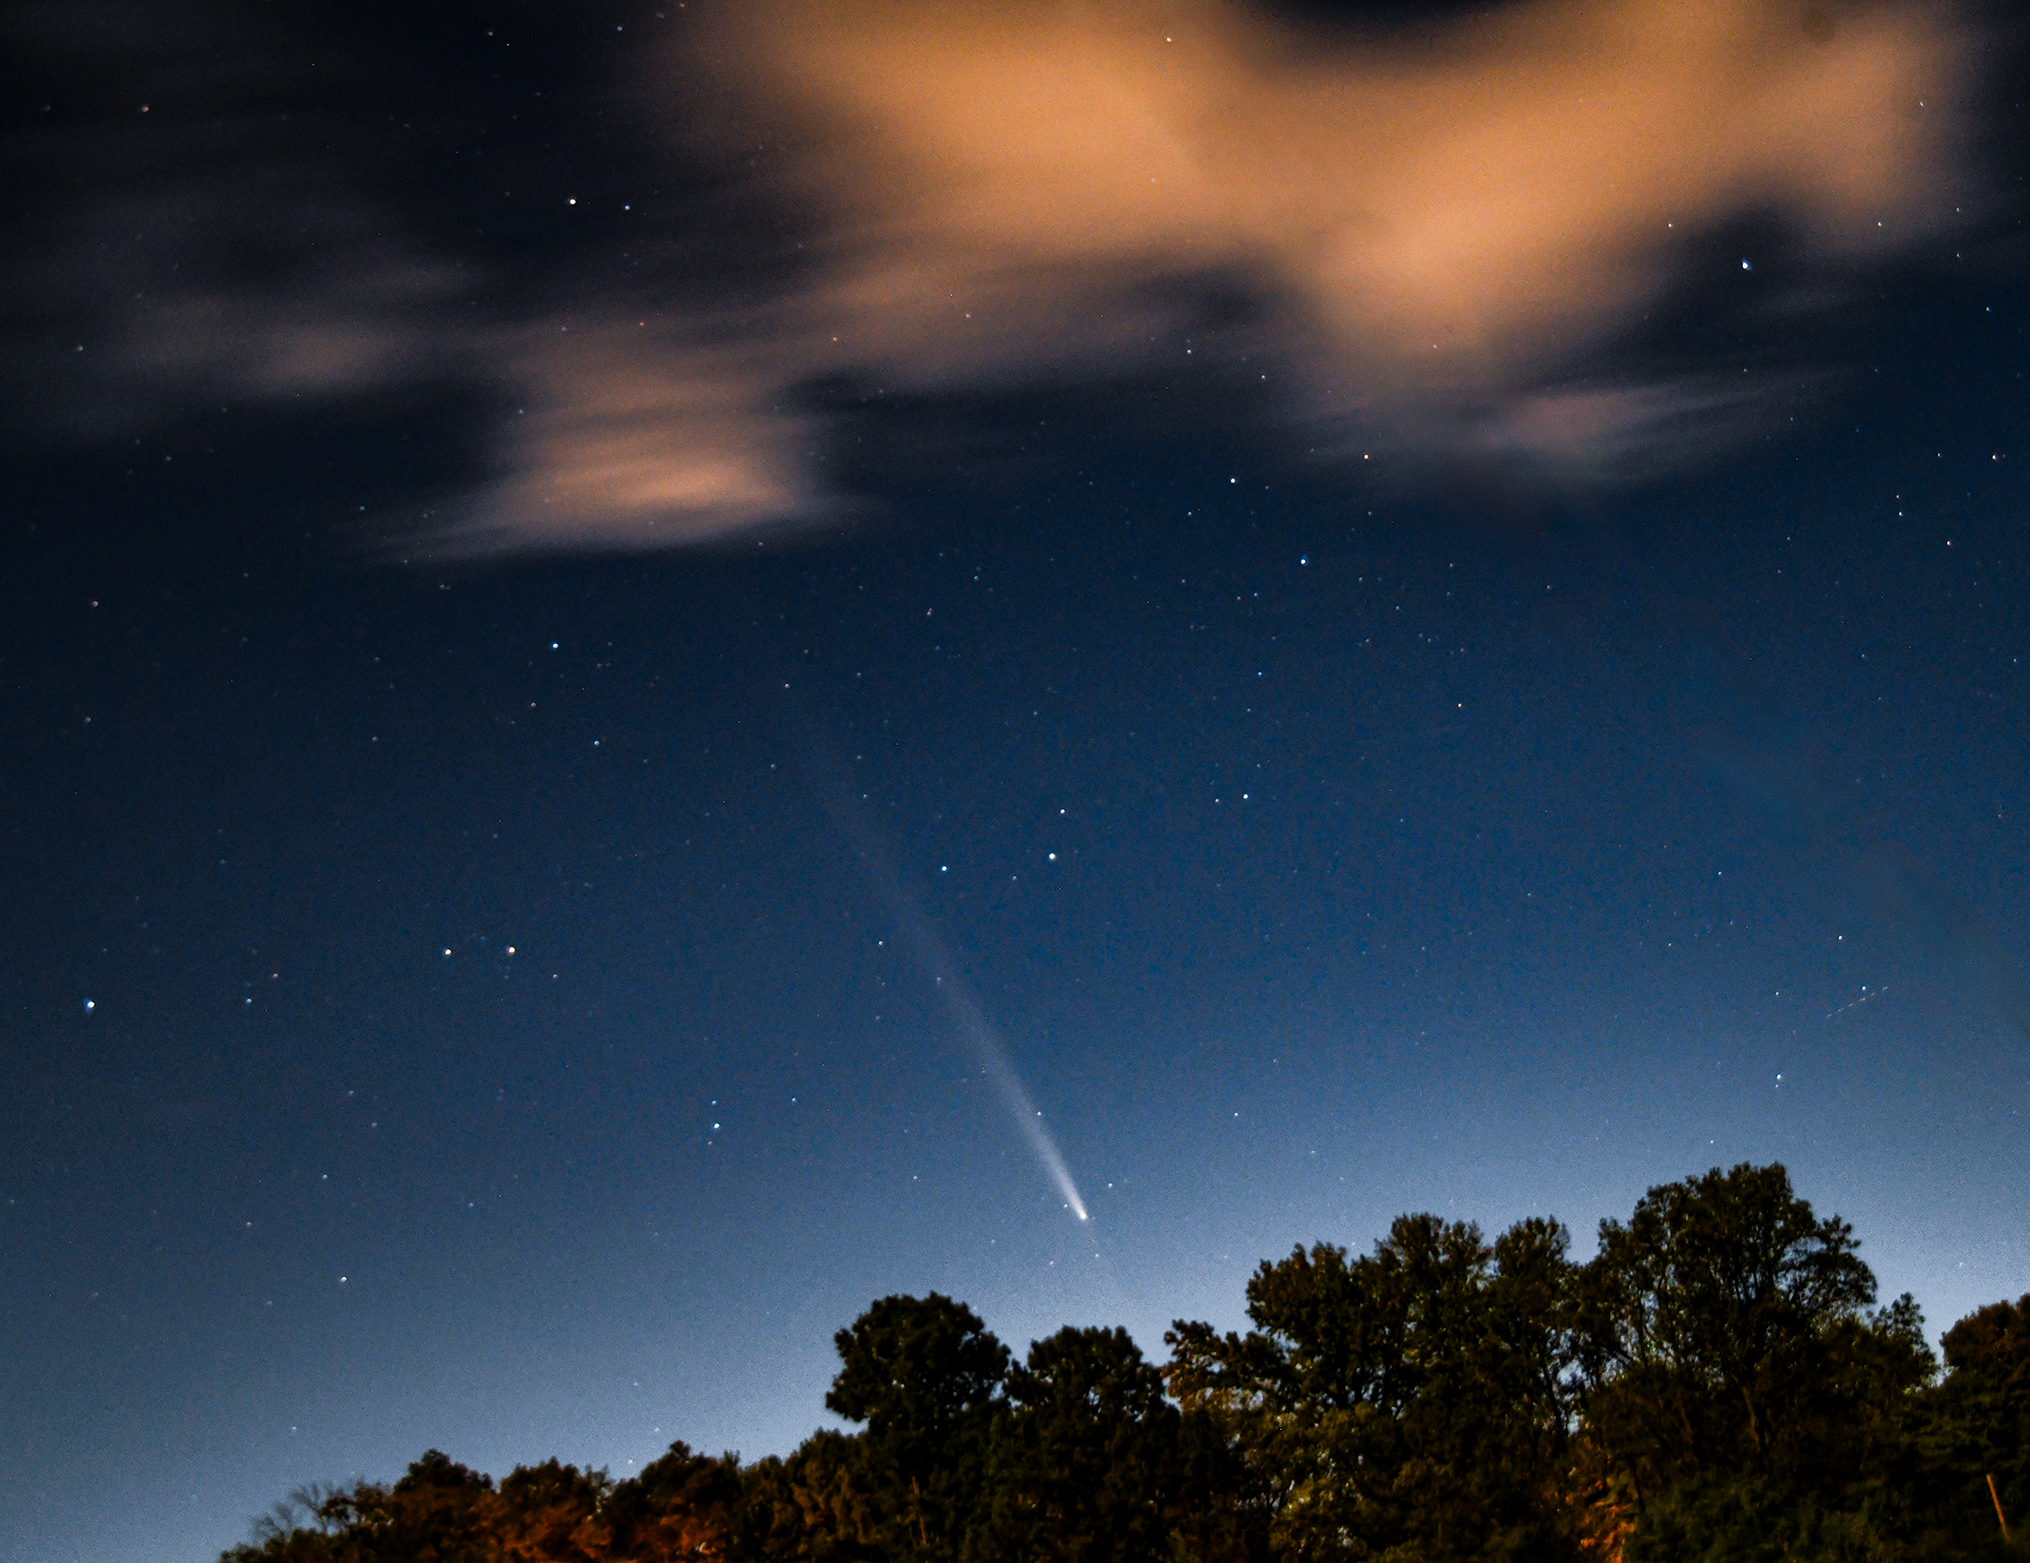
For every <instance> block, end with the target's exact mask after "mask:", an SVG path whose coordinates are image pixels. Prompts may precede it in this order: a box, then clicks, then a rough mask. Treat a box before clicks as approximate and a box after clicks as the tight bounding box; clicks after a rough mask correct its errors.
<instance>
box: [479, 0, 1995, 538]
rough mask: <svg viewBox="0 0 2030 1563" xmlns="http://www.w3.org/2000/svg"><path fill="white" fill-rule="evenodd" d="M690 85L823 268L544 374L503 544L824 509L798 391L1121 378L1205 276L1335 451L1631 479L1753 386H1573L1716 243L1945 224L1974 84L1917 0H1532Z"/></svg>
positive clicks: (1117, 22) (960, 13)
mask: <svg viewBox="0 0 2030 1563" xmlns="http://www.w3.org/2000/svg"><path fill="white" fill-rule="evenodd" d="M703 70H709V71H712V72H714V73H716V74H717V75H718V76H719V77H720V81H721V85H722V86H730V88H731V90H732V94H733V97H734V99H735V101H738V102H742V103H744V105H745V107H746V110H747V112H746V113H745V114H743V115H742V116H740V120H739V123H740V124H741V126H742V127H743V130H745V131H747V132H749V133H752V131H753V128H754V127H756V126H765V127H768V130H769V142H770V144H769V146H768V148H767V152H768V156H767V158H766V164H767V166H768V168H769V170H770V172H769V174H768V176H767V177H769V178H771V179H772V180H774V181H775V183H776V187H777V191H778V193H779V194H780V195H781V196H782V197H783V198H785V200H788V201H790V202H792V203H793V204H794V205H795V206H796V207H797V208H798V209H800V210H815V211H817V212H819V213H821V214H822V216H821V220H820V231H819V233H818V235H817V240H816V242H815V243H814V245H813V248H814V249H815V250H816V252H817V255H818V264H817V267H816V270H815V274H814V275H812V276H811V277H810V278H808V279H807V281H806V282H805V283H804V285H803V286H802V287H801V289H800V290H799V291H797V292H796V293H795V294H794V296H792V297H791V298H789V299H787V300H786V301H783V302H781V303H780V304H779V305H778V306H776V307H774V308H773V309H771V310H770V311H768V312H766V314H765V315H763V316H758V317H757V318H756V320H755V321H754V322H753V323H752V329H751V331H750V332H749V334H748V335H747V336H746V337H745V339H744V340H743V341H742V342H741V344H740V346H739V347H738V348H737V349H736V350H733V351H730V352H729V351H726V350H720V351H718V352H715V353H700V352H698V351H696V350H693V349H690V348H687V347H677V348H672V349H664V350H662V351H660V352H658V351H656V350H653V349H651V348H650V346H649V344H646V343H643V342H642V341H641V340H640V337H639V335H638V334H636V335H630V334H629V333H628V332H627V331H626V330H624V329H616V330H614V331H613V332H611V333H609V337H610V340H609V342H608V344H607V346H606V349H605V352H604V354H602V353H601V352H600V351H599V350H597V349H596V348H593V347H592V345H591V344H590V343H589V342H588V341H586V340H585V339H582V338H581V340H580V342H579V343H578V344H576V347H575V349H574V351H573V352H572V353H566V352H564V351H563V350H561V349H559V350H558V351H557V352H556V353H555V355H554V362H551V363H537V364H533V365H530V366H529V368H530V371H531V375H532V380H533V382H534V383H535V385H536V386H537V388H538V389H537V391H536V394H537V395H538V396H539V397H544V399H546V400H547V403H548V410H547V411H546V412H545V413H544V415H543V417H542V420H541V421H540V422H538V423H537V424H536V425H535V426H534V428H533V429H532V430H531V431H530V433H529V435H528V436H526V437H518V438H517V440H516V442H515V444H514V446H513V447H512V449H511V451H510V453H509V456H508V459H509V461H510V463H511V464H512V465H513V466H514V467H515V469H516V471H517V472H518V473H519V474H520V475H519V476H518V477H517V478H516V479H515V480H514V483H513V485H512V487H511V489H510V490H509V491H508V493H507V495H506V496H504V498H505V500H506V503H505V504H504V506H503V508H502V509H501V510H500V511H498V512H497V513H496V515H495V517H494V518H493V519H494V524H495V525H496V526H500V525H504V526H505V527H506V528H507V529H508V533H509V535H513V534H515V533H520V534H521V535H523V536H524V537H525V538H526V540H527V541H529V542H532V543H537V544H541V543H544V542H548V541H556V542H562V543H566V544H569V543H572V542H577V541H585V540H591V539H593V538H596V537H604V538H606V539H608V540H610V541H612V542H615V543H620V544H623V545H625V544H628V543H640V544H645V545H649V546H653V545H654V544H655V543H656V542H658V541H661V540H663V539H665V538H667V537H670V536H672V535H703V534H714V533H718V532H720V531H723V530H725V529H727V528H730V527H737V526H740V525H744V524H748V523H750V522H756V521H763V520H768V519H772V518H778V517H781V516H783V515H786V514H794V513H797V512H799V511H809V510H813V509H816V508H820V507H821V505H822V501H823V488H822V484H821V481H820V480H819V478H818V477H817V476H816V475H815V469H814V468H813V467H812V466H811V465H810V462H809V453H810V451H811V450H812V449H813V448H815V446H816V445H817V444H819V443H820V442H821V431H820V430H818V429H816V428H814V427H812V426H810V424H809V423H808V422H807V421H803V420H799V419H798V418H797V417H796V415H795V413H794V392H795V389H796V387H797V386H798V385H799V384H801V383H806V382H808V381H810V380H812V379H814V378H816V377H818V376H825V375H835V374H841V373H847V374H859V375H862V376H866V377H869V378H877V377H878V378H879V379H881V380H882V381H884V382H886V383H890V384H896V383H899V384H903V385H913V386H919V387H935V386H950V387H955V388H962V387H965V386H968V385H974V384H980V383H1007V382H1010V381H1019V380H1021V379H1023V378H1025V377H1029V376H1040V375H1090V374H1102V375H1104V374H1112V373H1123V372H1128V371H1132V370H1135V369H1138V368H1142V367H1146V365H1147V364H1148V362H1150V361H1151V360H1152V359H1155V358H1157V357H1158V356H1160V355H1169V356H1171V357H1176V356H1179V355H1180V354H1181V345H1180V340H1179V336H1180V327H1181V324H1182V322H1181V321H1180V320H1179V319H1178V318H1174V315H1171V316H1166V313H1165V306H1164V305H1163V304H1162V303H1161V302H1160V299H1161V298H1162V297H1163V296H1164V295H1163V294H1162V293H1161V292H1160V291H1152V288H1151V285H1152V284H1153V283H1157V282H1161V281H1164V280H1166V279H1168V280H1171V281H1176V280H1178V279H1189V278H1192V277H1214V276H1217V277H1219V278H1222V279H1224V280H1225V281H1226V282H1227V283H1228V284H1229V285H1232V284H1234V283H1238V284H1239V285H1241V286H1245V287H1247V288H1250V289H1252V290H1254V291H1255V292H1256V293H1257V294H1258V296H1259V298H1260V300H1261V301H1262V303H1263V306H1264V309H1265V314H1264V316H1263V321H1264V323H1263V324H1262V325H1261V326H1260V327H1258V328H1257V329H1256V330H1255V331H1254V332H1253V333H1251V334H1249V335H1248V340H1247V342H1246V347H1247V349H1248V350H1249V351H1250V353H1251V355H1266V357H1267V358H1268V359H1269V360H1270V361H1271V362H1272V365H1273V369H1272V372H1273V373H1274V374H1275V376H1276V378H1277V380H1278V381H1279V382H1280V383H1281V384H1282V385H1283V387H1284V388H1285V390H1284V394H1285V395H1286V397H1287V409H1288V411H1289V413H1290V414H1291V415H1292V416H1294V417H1298V418H1304V419H1311V420H1315V421H1316V422H1317V423H1319V424H1320V425H1321V426H1323V427H1324V433H1325V436H1326V438H1327V439H1330V437H1331V431H1332V426H1333V425H1334V424H1336V423H1338V424H1344V423H1345V421H1346V420H1347V419H1349V418H1357V419H1358V420H1359V424H1360V427H1361V428H1362V429H1363V431H1364V432H1366V433H1368V434H1376V433H1379V435H1380V437H1382V438H1384V439H1387V438H1393V439H1394V440H1396V442H1397V443H1398V444H1407V445H1409V446H1411V447H1413V448H1414V447H1424V448H1425V449H1424V453H1425V454H1429V455H1434V456H1446V455H1452V454H1459V453H1461V452H1462V451H1463V453H1465V454H1467V455H1470V456H1480V455H1491V456H1495V457H1500V456H1503V455H1515V456H1524V457H1528V458H1530V459H1533V460H1536V461H1539V462H1541V463H1544V464H1546V465H1548V466H1550V467H1553V468H1556V467H1567V468H1576V469H1582V470H1584V471H1585V472H1587V473H1589V474H1593V475H1595V476H1602V477H1609V476H1612V475H1614V474H1616V473H1617V472H1618V471H1619V470H1621V469H1624V468H1626V469H1630V470H1639V471H1642V472H1649V471H1654V470H1656V469H1657V468H1658V467H1664V466H1668V465H1670V464H1671V463H1672V461H1673V459H1685V458H1688V457H1691V456H1693V455H1694V454H1695V453H1696V449H1698V448H1702V447H1700V442H1699V440H1698V439H1696V438H1694V437H1693V436H1692V434H1691V432H1690V431H1693V430H1696V431H1699V433H1701V434H1703V433H1710V431H1711V430H1712V429H1713V428H1714V427H1715V426H1716V423H1725V422H1733V423H1737V424H1738V423H1739V422H1741V419H1740V417H1739V416H1738V414H1739V412H1740V404H1741V402H1742V393H1741V392H1740V391H1739V390H1738V389H1736V388H1732V387H1719V386H1715V385H1714V384H1713V383H1712V382H1710V381H1708V380H1702V379H1691V380H1673V379H1654V378H1652V379H1647V380H1641V379H1638V380H1633V381H1630V380H1618V381H1613V382H1603V383H1593V382H1591V381H1583V380H1582V381H1581V382H1579V383H1572V384H1566V383H1562V376H1563V375H1565V374H1567V373H1575V372H1577V370H1578V367H1579V366H1580V365H1581V364H1582V363H1586V362H1589V361H1591V360H1590V359H1589V355H1593V354H1597V353H1598V351H1599V350H1600V349H1602V348H1603V347H1606V346H1610V345H1611V344H1612V343H1613V341H1614V340H1615V338H1616V337H1617V335H1618V334H1620V333H1622V332H1624V331H1626V330H1627V329H1628V327H1629V325H1630V322H1631V321H1632V320H1633V319H1634V318H1635V317H1636V316H1637V315H1639V314H1640V312H1641V311H1643V310H1644V309H1645V308H1647V307H1650V306H1652V305H1653V304H1655V303H1656V301H1657V300H1658V299H1659V297H1660V296H1662V295H1664V294H1665V293H1666V292H1667V291H1668V290H1669V288H1670V287H1671V284H1672V282H1673V280H1674V267H1675V266H1677V265H1678V264H1679V263H1680V258H1681V257H1683V256H1684V255H1686V254H1687V253H1689V247H1690V245H1691V242H1692V241H1694V240H1696V239H1697V238H1698V237H1700V236H1701V235H1702V234H1705V233H1709V232H1710V231H1712V230H1713V228H1714V227H1715V226H1716V225H1719V224H1722V223H1726V222H1728V221H1731V220H1740V219H1743V218H1760V219H1770V220H1773V221H1775V222H1778V223H1780V224H1781V225H1782V226H1783V228H1784V230H1785V232H1786V234H1787V236H1788V243H1789V245H1790V247H1791V252H1792V256H1793V258H1796V257H1816V258H1818V259H1821V260H1831V259H1851V258H1867V257H1871V256H1883V255H1888V254H1892V253H1895V252H1898V251H1900V250H1903V249H1905V248H1907V247H1909V246H1911V245H1913V244H1916V243H1919V242H1921V241H1923V240H1924V239H1926V238H1928V237H1930V236H1931V235H1933V234H1934V233H1936V232H1937V231H1938V230H1939V229H1941V228H1942V227H1943V226H1945V225H1947V224H1949V223H1950V222H1951V221H1952V214H1953V210H1954V205H1955V200H1954V196H1953V189H1954V186H1955V184H1956V182H1957V181H1958V171H1957V170H1956V169H1955V167H1954V163H1955V157H1956V154H1957V151H1958V147H1959V140H1960V136H1961V129H1962V127H1961V120H1960V116H1961V112H1962V103H1963V97H1964V94H1965V91H1966V74H1967V72H1966V67H1965V63H1964V60H1963V57H1962V52H1961V48H1960V41H1959V39H1958V37H1957V35H1956V34H1955V33H1954V32H1953V31H1951V30H1950V29H1949V28H1948V27H1946V26H1945V25H1944V19H1943V16H1942V13H1941V12H1940V11H1939V10H1938V9H1937V8H1935V7H1931V8H1924V9H1918V8H1912V7H1895V6H1881V5H1827V4H1810V5H1807V4H1786V3H1782V0H1777V3H1771V0H1540V3H1536V4H1530V5H1520V6H1516V7H1513V8H1511V9H1509V10H1507V11H1505V12H1502V13H1499V14H1498V15H1496V16H1494V17H1493V18H1491V19H1488V20H1484V21H1479V22H1475V23H1472V24H1470V25H1464V26H1460V27H1457V28H1455V29H1453V30H1452V31H1450V32H1447V33H1443V34H1438V35H1431V36H1424V37H1419V38H1417V39H1414V40H1410V41H1404V40H1401V39H1397V40H1394V41H1391V42H1387V43H1378V44H1373V45H1370V46H1366V47H1356V46H1349V45H1346V44H1344V43H1328V42H1323V41H1321V40H1320V39H1319V38H1317V37H1316V36H1313V35H1309V34H1299V33H1296V32H1291V31H1287V30H1284V29H1281V28H1278V27H1276V26H1273V25H1271V24H1269V23H1267V22H1265V21H1263V20H1262V19H1260V18H1259V17H1258V16H1252V15H1249V14H1247V13H1244V12H1242V11H1240V10H1238V9H1235V8H1233V7H1231V6H1225V5H1217V4H1210V3H1205V4H1173V5H1157V4H1132V3H1129V4H1107V5H1100V4H1092V3H1076V0H1060V3H1054V4H1053V3H1043V4H1035V5H1026V6H1014V5H997V6H991V7H990V6H979V5H971V6H968V5H953V4H948V3H941V4H935V5H932V4H897V3H882V0H857V3H856V0H828V3H825V4H776V5H767V4H763V5H748V4H743V5H739V6H729V7H727V8H726V10H725V12H724V14H723V17H722V19H721V20H720V21H719V22H718V23H717V24H716V26H715V27H714V29H713V31H712V33H711V35H710V37H709V40H708V42H707V43H706V44H705V45H704V46H703V47H701V48H699V49H698V50H697V51H696V52H695V53H692V54H689V55H687V56H685V57H683V58H682V59H680V60H678V61H675V62H673V63H672V66H671V71H672V78H671V80H670V82H669V84H668V89H667V90H668V91H669V92H670V93H671V94H672V95H673V97H680V96H681V95H682V94H683V93H684V92H685V90H686V89H687V87H688V86H689V85H690V84H691V81H692V79H693V73H696V72H699V71H703ZM672 122H673V124H674V123H676V116H675V114H674V111H673V113H672ZM1961 199H1962V200H1963V199H1964V197H1963V196H1962V197H1961ZM1169 296H1171V297H1173V298H1174V297H1175V296H1176V295H1175V292H1174V290H1173V292H1172V293H1171V294H1170V295H1169ZM1170 307H1171V309H1172V310H1173V311H1175V310H1176V309H1178V308H1180V306H1176V305H1173V306H1170ZM1228 339H1229V341H1232V340H1234V338H1233V336H1232V335H1231V334H1229V338H1228ZM1199 361H1200V363H1203V362H1204V360H1203V358H1201V359H1200V360H1199ZM1179 367H1182V365H1180V366H1179ZM1596 373H1597V370H1596ZM546 392H547V396H546V397H545V393H546ZM1674 441H1675V442H1677V444H1678V445H1679V446H1680V447H1681V448H1678V449H1675V450H1674V449H1673V443H1674ZM1685 446H1690V447H1692V448H1682V447H1685ZM546 512H547V513H546ZM552 515H554V517H555V519H552Z"/></svg>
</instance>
